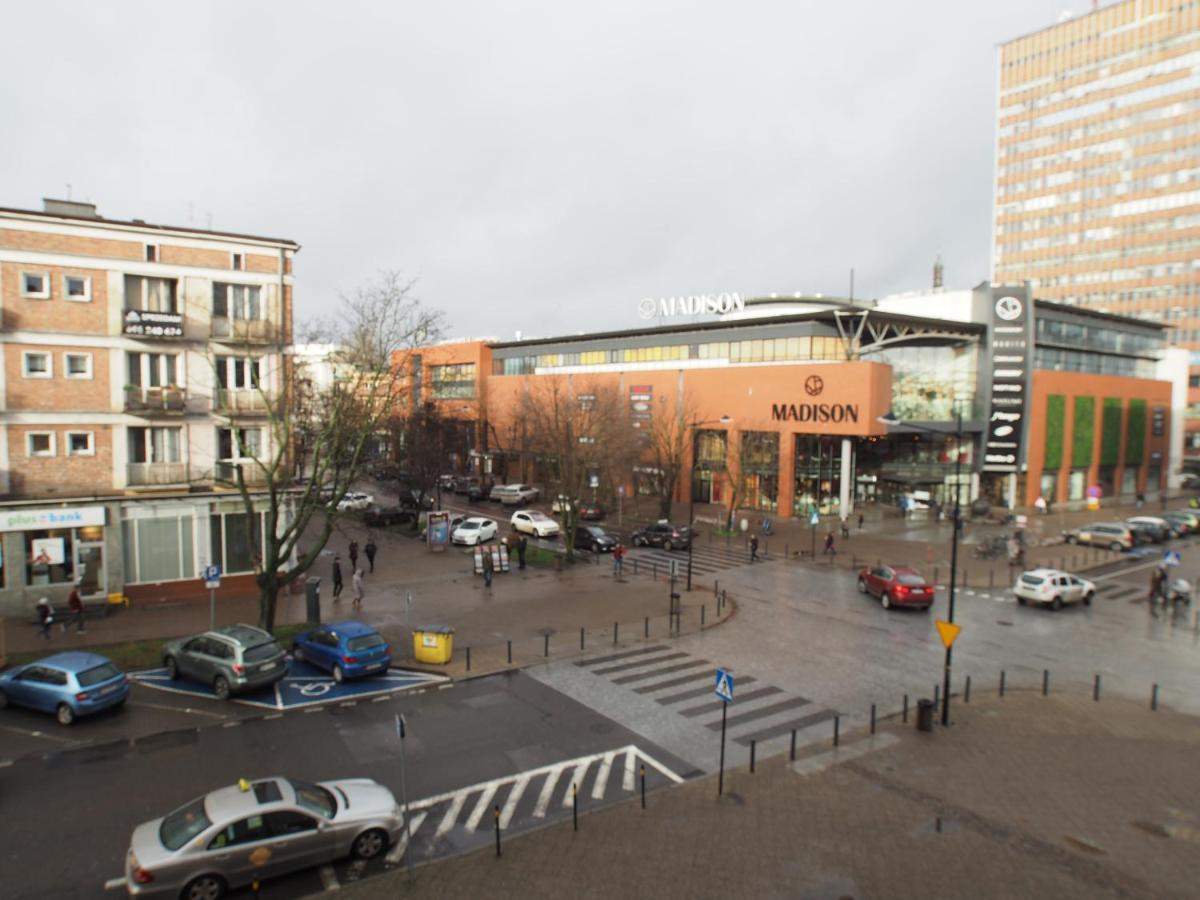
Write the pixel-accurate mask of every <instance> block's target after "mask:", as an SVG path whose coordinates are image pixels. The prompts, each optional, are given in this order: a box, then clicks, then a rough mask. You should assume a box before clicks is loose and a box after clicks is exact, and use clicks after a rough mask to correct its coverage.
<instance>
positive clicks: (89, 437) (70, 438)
mask: <svg viewBox="0 0 1200 900" xmlns="http://www.w3.org/2000/svg"><path fill="white" fill-rule="evenodd" d="M93 434H94V433H93V432H91V431H68V432H67V456H95V455H96V448H95V445H94V444H93Z"/></svg>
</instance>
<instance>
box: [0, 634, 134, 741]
mask: <svg viewBox="0 0 1200 900" xmlns="http://www.w3.org/2000/svg"><path fill="white" fill-rule="evenodd" d="M128 696H129V679H128V678H126V677H125V673H124V672H122V671H121V670H120V669H118V668H117V667H116V665H115V664H114V663H113V662H112V660H110V659H109V658H108V657H106V656H100V655H99V654H97V653H85V652H83V651H80V650H72V651H69V652H67V653H56V654H54V656H47V657H46V658H45V659H39V660H38V661H37V662H32V663H27V664H26V665H23V666H17V667H16V668H15V669H12V670H10V671H8V672H5V673H4V674H3V675H0V708H3V707H5V706H8V705H9V704H10V703H11V704H12V705H13V706H27V707H29V708H30V709H36V710H40V711H41V712H48V713H54V715H55V716H56V717H57V718H58V721H59V722H60V723H62V724H63V725H70V724H71V723H72V722H74V721H75V719H76V718H77V717H78V716H87V715H91V714H92V713H97V712H100V710H102V709H108V708H109V707H112V706H120V705H121V704H122V703H124V702H125V698H126V697H128Z"/></svg>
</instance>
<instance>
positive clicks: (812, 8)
mask: <svg viewBox="0 0 1200 900" xmlns="http://www.w3.org/2000/svg"><path fill="white" fill-rule="evenodd" d="M1087 8H1090V3H1089V2H1087V0H1073V2H1072V3H1064V2H1063V0H1057V2H1054V0H1004V2H992V3H980V2H975V0H967V2H963V0H938V2H935V0H908V2H905V3H881V2H857V3H836V2H828V0H826V2H821V3H815V2H808V0H793V2H775V3H754V2H741V3H736V4H734V3H728V2H725V3H708V2H700V0H681V2H650V0H640V2H623V0H620V2H613V0H606V2H603V3H598V2H597V3H588V4H583V3H571V2H564V0H558V2H539V3H532V2H505V3H497V2H470V3H467V2H451V3H441V4H424V3H423V4H417V3H397V2H387V3H384V2H379V3H372V4H367V3H350V2H338V3H334V2H326V3H319V4H317V3H299V2H287V3H265V2H254V3H247V2H238V3H205V2H198V3H189V4H175V3H162V2H154V3H146V4H140V3H124V2H105V3H90V4H84V3H71V4H60V3H54V2H44V0H43V2H39V3H22V4H9V5H8V6H7V8H6V11H5V13H4V21H5V31H6V32H7V33H8V34H9V35H10V36H15V35H24V36H25V37H24V38H22V39H16V38H15V37H14V38H12V39H10V40H8V41H6V42H5V47H4V57H5V63H4V73H5V74H4V77H3V79H0V107H2V108H3V110H4V114H5V115H4V121H5V122H6V124H7V127H6V128H4V129H3V133H4V134H5V137H6V139H5V140H4V141H2V142H0V206H17V207H23V208H33V209H40V208H41V198H42V197H43V196H55V197H57V196H63V195H65V194H66V191H67V184H68V183H69V184H70V185H71V186H72V188H71V189H72V192H73V196H74V197H75V198H76V199H89V200H92V201H94V202H95V203H97V204H98V206H99V210H100V213H101V215H106V216H110V217H112V218H125V219H128V218H134V217H137V218H142V219H146V220H147V221H150V222H156V223H162V224H176V225H188V224H191V225H195V226H198V227H205V226H207V225H208V224H209V217H210V216H211V225H212V227H213V228H216V229H223V230H229V231H240V232H248V233H252V234H264V235H270V236H278V237H287V238H292V239H294V240H296V241H299V242H300V244H302V245H303V246H302V250H301V252H300V255H299V257H298V259H297V265H296V275H297V309H298V312H299V314H300V315H301V316H302V317H303V316H305V315H315V314H318V313H320V312H323V311H326V310H328V309H329V308H330V305H331V304H333V303H336V301H337V298H338V295H339V294H340V293H342V292H344V291H347V290H348V289H350V288H352V287H353V286H355V285H356V284H359V283H361V282H363V281H365V280H367V279H368V278H370V277H371V275H372V273H373V272H376V271H377V270H379V269H381V268H398V269H403V270H405V271H406V272H408V273H411V274H413V275H417V276H419V287H418V290H419V293H420V296H421V297H422V298H423V299H424V300H425V301H426V302H427V303H429V304H430V305H432V306H434V307H437V308H440V309H443V310H445V312H446V314H447V321H448V326H449V327H448V329H447V335H448V336H453V337H466V336H479V335H492V336H496V337H500V338H504V339H509V338H511V337H512V336H513V333H514V332H515V331H516V330H521V331H523V332H524V333H525V335H527V336H531V335H548V334H566V333H574V332H576V331H581V330H594V329H600V328H626V327H637V326H638V325H639V324H641V322H640V320H639V319H638V316H637V302H638V300H639V299H641V298H643V297H647V296H672V295H679V294H692V293H709V292H712V293H716V292H726V291H740V292H742V293H743V294H746V295H752V294H763V293H769V292H772V291H776V292H780V293H785V292H787V293H790V292H792V291H805V292H822V293H826V294H833V293H836V294H845V292H846V291H847V290H848V288H849V277H850V276H849V273H850V269H851V267H854V269H855V294H856V296H880V295H882V294H885V293H889V292H893V291H898V290H907V289H912V288H917V287H924V286H926V285H928V284H929V283H930V279H931V268H932V265H933V261H934V257H935V255H936V254H937V253H939V252H940V253H941V254H942V257H943V260H944V262H945V267H946V281H947V285H948V286H953V287H969V286H971V285H974V284H976V283H977V282H979V281H981V280H983V279H985V278H987V277H988V274H989V273H988V265H989V258H990V255H989V239H990V224H989V223H990V215H991V200H992V164H993V143H994V129H993V114H994V107H995V67H996V50H995V48H996V45H997V44H998V43H999V42H1001V41H1003V40H1006V39H1009V38H1012V37H1016V36H1018V35H1020V34H1023V33H1026V32H1029V31H1034V30H1037V29H1039V28H1042V27H1044V26H1046V25H1049V24H1052V23H1053V22H1054V21H1055V20H1056V19H1057V18H1058V15H1059V14H1060V13H1061V12H1062V11H1063V10H1064V9H1073V11H1075V12H1077V13H1078V12H1082V11H1084V10H1085V9H1087Z"/></svg>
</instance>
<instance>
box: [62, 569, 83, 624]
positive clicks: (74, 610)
mask: <svg viewBox="0 0 1200 900" xmlns="http://www.w3.org/2000/svg"><path fill="white" fill-rule="evenodd" d="M79 584H80V582H79V581H78V580H76V581H75V584H74V585H72V586H71V593H70V594H68V595H67V609H69V610H70V611H71V615H70V616H68V617H67V618H65V619H63V626H62V629H63V632H64V633H65V632H66V630H67V629H68V628H69V627H70V625H71V623H72V622H74V623H75V625H76V629H75V633H76V634H87V629H86V628H84V627H83V598H82V597H80V596H79Z"/></svg>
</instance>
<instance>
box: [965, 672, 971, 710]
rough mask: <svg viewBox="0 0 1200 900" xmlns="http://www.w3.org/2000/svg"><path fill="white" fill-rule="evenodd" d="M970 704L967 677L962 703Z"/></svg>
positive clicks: (969, 684) (969, 678)
mask: <svg viewBox="0 0 1200 900" xmlns="http://www.w3.org/2000/svg"><path fill="white" fill-rule="evenodd" d="M970 702H971V676H970V675H968V676H967V681H966V684H965V685H964V686H963V703H970Z"/></svg>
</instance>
